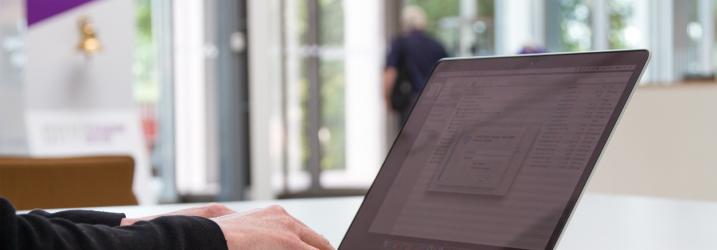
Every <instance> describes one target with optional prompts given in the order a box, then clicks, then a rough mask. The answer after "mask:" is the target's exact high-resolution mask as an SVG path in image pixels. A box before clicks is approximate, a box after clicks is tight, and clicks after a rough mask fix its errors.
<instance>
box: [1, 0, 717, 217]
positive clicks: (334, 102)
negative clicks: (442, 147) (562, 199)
mask: <svg viewBox="0 0 717 250" xmlns="http://www.w3.org/2000/svg"><path fill="white" fill-rule="evenodd" d="M33 1H34V2H35V3H33ZM42 1H43V0H0V121H1V122H0V155H4V156H38V157H45V156H52V157H57V156H78V155H80V156H82V155H93V154H108V153H109V154H118V153H126V154H130V155H133V156H134V160H135V164H136V166H137V167H135V171H143V172H144V173H145V174H142V175H139V174H135V180H134V185H135V188H134V192H135V194H136V195H137V196H144V197H139V198H140V203H147V204H151V203H157V202H159V203H170V202H189V201H211V200H220V201H226V200H245V199H275V198H292V197H325V196H340V195H360V194H363V193H364V192H365V191H366V190H367V189H368V187H369V186H370V184H371V182H372V181H373V177H374V176H375V174H376V173H377V171H378V169H379V167H380V166H381V164H382V161H383V158H384V157H385V155H386V153H387V151H388V149H389V147H390V145H391V143H392V141H393V138H394V137H395V135H396V133H397V129H396V128H397V127H398V126H397V122H398V121H397V120H396V117H395V115H394V114H393V113H392V111H391V110H390V109H388V108H387V107H386V105H385V103H384V99H383V87H382V86H383V85H382V84H383V82H382V79H383V78H382V77H383V73H384V67H385V64H386V55H387V53H388V50H389V47H390V44H391V41H392V39H394V38H395V37H397V36H399V35H400V34H401V32H402V28H401V27H402V26H401V25H402V19H401V10H402V9H403V8H404V6H408V5H412V6H418V7H421V8H422V9H423V10H424V11H425V16H426V21H427V22H426V23H427V26H426V32H427V33H428V34H429V35H430V36H431V37H433V38H435V39H436V40H437V41H439V42H440V43H441V44H442V45H443V46H444V47H445V50H446V52H447V53H448V55H449V56H494V55H513V54H518V53H521V52H526V51H527V52H575V51H593V50H608V49H636V48H645V49H649V50H651V51H652V57H651V61H650V63H649V67H648V69H647V71H646V73H645V75H644V76H643V78H642V80H641V83H640V85H641V86H640V89H639V91H638V93H637V95H636V96H635V98H634V100H633V104H632V105H631V106H630V108H629V109H628V112H627V113H626V114H625V118H624V119H623V121H622V123H621V124H620V126H619V127H618V129H617V131H616V134H615V138H614V139H613V142H612V143H611V144H610V145H611V147H608V150H607V153H606V155H605V157H604V159H603V160H602V162H601V167H599V168H598V173H597V175H596V177H595V178H594V180H593V182H592V184H591V185H592V186H591V187H590V188H591V190H593V191H597V192H614V193H634V194H645V195H658V196H671V197H680V198H691V199H715V200H717V195H716V194H713V193H712V192H709V190H715V187H714V185H715V184H713V181H710V180H714V177H717V159H715V158H716V157H715V156H714V155H717V154H714V150H715V146H716V145H715V144H716V143H715V142H716V141H717V134H716V133H717V132H715V129H714V128H717V126H716V125H717V121H716V120H717V118H716V117H715V113H714V109H713V108H714V107H717V86H715V84H714V83H715V77H714V74H715V61H716V60H717V49H716V47H715V43H717V37H715V30H716V28H715V23H717V1H715V0H680V1H677V0H387V1H383V0H214V1H171V0H132V1H125V0H96V1H83V3H81V4H77V5H75V6H71V7H68V8H65V9H63V12H62V13H59V12H58V13H55V14H53V15H45V16H48V17H47V18H46V19H42V20H40V21H34V19H33V15H34V14H33V13H32V10H31V9H30V8H32V7H33V4H36V3H37V2H42ZM70 2H71V1H70ZM83 17H89V22H90V24H91V25H92V27H91V28H92V29H91V30H92V31H94V32H89V33H88V32H86V30H84V29H83V27H86V26H82V24H81V23H78V22H79V20H81V18H83ZM64 19H67V20H64ZM61 25H64V26H62V27H65V28H54V27H60V26H61ZM78 25H80V26H81V27H79V29H78V27H77V26H78ZM42 32H46V33H42ZM53 32H55V33H53ZM40 33H42V34H40ZM90 33H92V34H90ZM95 33H96V34H95ZM88 36H89V37H95V36H96V38H97V39H98V41H99V42H100V44H101V45H102V49H101V50H99V52H91V51H90V52H88V51H86V48H85V50H83V51H78V49H76V47H77V46H78V44H77V43H78V41H83V39H85V40H84V41H86V39H87V37H88ZM60 50H63V51H64V50H66V51H67V52H66V53H54V54H53V53H50V52H48V51H60ZM82 53H84V54H86V55H84V56H80V54H82ZM94 53H96V55H94ZM53 58H54V59H53ZM123 60H126V63H125V62H124V61H123ZM63 65H65V66H66V65H75V66H72V67H70V68H63V67H65V66H63ZM68 67H69V66H68ZM93 70H94V71H97V72H99V73H97V74H98V75H99V76H97V77H82V76H84V74H85V73H81V72H84V71H93ZM66 71H67V72H74V73H73V74H77V75H81V76H74V77H71V78H68V77H64V78H63V77H56V76H64V74H65V73H64V72H66ZM78 72H80V73H78ZM53 74H54V75H53ZM59 82H63V83H59ZM78 82H83V84H85V85H83V84H78ZM96 82H98V83H97V84H99V82H102V84H105V83H107V84H109V85H108V86H109V87H107V86H105V87H91V86H89V85H91V84H95V83H96ZM52 85H55V86H54V87H47V86H52ZM58 86H59V87H58ZM118 86H121V87H118ZM125 87H126V88H127V90H126V91H127V95H126V98H125V97H121V94H120V93H124V92H123V91H125V90H124V88H125ZM114 88H118V90H113V89H114ZM86 89H92V90H91V91H90V90H86ZM77 93H84V94H82V95H80V94H77ZM55 95H65V96H66V98H65V99H63V100H65V101H66V102H71V103H72V100H77V99H83V98H85V99H91V100H90V101H87V102H84V103H80V104H76V103H73V104H71V105H67V106H66V107H65V106H62V105H64V104H62V105H61V104H52V103H50V104H47V103H45V102H47V100H48V98H50V97H48V96H55ZM105 95H106V96H107V98H105V97H103V98H97V97H96V96H105ZM53 98H54V97H53ZM112 98H116V99H122V98H124V99H126V100H124V99H122V100H117V101H116V102H114V101H113V102H112V104H107V105H104V104H102V103H104V102H108V103H109V102H110V101H108V100H109V99H112ZM50 99H51V98H50ZM58 102H61V101H58ZM38 103H41V104H38ZM97 103H100V104H97ZM117 103H122V104H117ZM126 103H129V104H126ZM115 104H117V105H115ZM125 104H126V105H125ZM58 105H59V106H62V107H63V108H57V107H59V106H58ZM103 105H104V106H103ZM119 106H121V107H120V108H118V107H119ZM98 107H104V109H98ZM68 110H69V111H68ZM70 111H71V112H70ZM68 112H69V113H68ZM115 113H117V114H122V116H121V115H117V116H112V115H111V114H115ZM64 114H68V115H64ZM86 115H87V116H86ZM108 116H109V117H108ZM48 117H50V118H52V119H50V118H48ZM63 117H64V118H63ZM67 117H70V118H67ZM83 117H94V118H93V119H94V120H82V118H83ZM116 117H119V118H116ZM53 119H54V120H53ZM63 119H65V120H63ZM113 119H115V120H113ZM68 120H69V121H80V123H82V124H84V125H81V126H80V125H77V126H75V127H72V128H69V129H68V128H67V127H64V128H59V129H58V128H56V127H52V126H50V125H47V124H53V122H57V121H65V122H66V121H68ZM100 121H116V122H117V123H116V124H124V125H126V126H127V127H126V128H125V127H122V128H120V129H118V130H119V131H123V132H121V133H120V132H117V133H119V134H117V135H118V136H117V137H118V138H119V139H117V140H115V141H112V139H108V140H107V141H109V143H108V144H107V145H104V146H101V145H100V146H97V145H99V144H92V143H89V142H87V141H82V142H78V143H80V144H81V143H85V144H82V145H79V144H78V145H79V146H76V147H74V148H73V147H69V149H68V147H66V144H65V145H63V143H67V141H68V140H69V141H72V140H73V139H72V138H74V137H75V136H81V137H82V136H84V138H87V135H86V134H83V133H90V134H92V135H95V136H97V134H98V133H99V134H101V135H99V136H110V137H111V132H107V131H115V130H112V129H111V128H112V127H111V126H110V127H107V126H104V127H101V128H100V129H98V128H97V127H92V128H89V129H90V130H89V131H90V132H87V131H85V130H82V129H84V128H88V127H85V125H87V124H91V125H92V124H95V125H96V124H100V123H101V122H100ZM63 124H66V123H63ZM78 124H79V123H78ZM108 124H109V123H108ZM133 124H135V125H137V131H135V132H136V133H134V132H133V131H134V129H132V128H133V126H135V125H133ZM73 126H74V125H73ZM78 126H79V127H78ZM118 126H119V125H118ZM98 131H99V132H98ZM125 132H126V133H125ZM123 133H124V134H123ZM134 135H137V136H138V137H137V140H134V139H132V140H130V139H127V140H125V139H122V138H134V137H132V136H134ZM43 136H44V137H43ZM110 137H108V138H110ZM38 138H39V139H38ZM43 138H45V139H43ZM47 138H51V142H52V143H54V144H51V143H50V142H48V139H47ZM93 138H94V137H93ZM63 140H64V141H63ZM94 142H96V141H93V143H94ZM48 143H50V144H51V145H50V146H48ZM73 143H74V142H73ZM110 144H111V145H110ZM53 145H54V146H53ZM73 145H74V144H73ZM52 147H55V148H52ZM58 147H59V148H61V149H62V150H56V148H58ZM103 147H106V148H107V150H103V149H102V148H103ZM661 156H662V157H665V158H662V157H661ZM668 156H669V157H668ZM666 158H668V159H666ZM635 176H638V177H639V178H640V179H641V180H643V181H641V182H634V181H633V182H631V181H629V180H630V178H631V177H635ZM666 183H670V184H671V185H666Z"/></svg>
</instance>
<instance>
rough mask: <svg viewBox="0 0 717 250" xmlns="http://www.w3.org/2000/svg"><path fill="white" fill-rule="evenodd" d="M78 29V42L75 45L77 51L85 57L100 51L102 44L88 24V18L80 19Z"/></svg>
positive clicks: (91, 26) (90, 24)
mask: <svg viewBox="0 0 717 250" xmlns="http://www.w3.org/2000/svg"><path fill="white" fill-rule="evenodd" d="M78 28H79V29H80V42H79V44H77V50H79V51H80V52H82V53H84V54H85V55H94V54H96V53H97V52H99V51H100V50H102V44H101V43H100V40H99V39H97V32H95V27H94V26H93V25H92V23H90V19H89V18H88V17H82V18H80V21H79V22H78Z"/></svg>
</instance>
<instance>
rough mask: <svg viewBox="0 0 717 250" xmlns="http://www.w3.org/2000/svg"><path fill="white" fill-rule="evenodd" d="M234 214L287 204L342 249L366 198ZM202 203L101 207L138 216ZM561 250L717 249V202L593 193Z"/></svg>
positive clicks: (242, 206)
mask: <svg viewBox="0 0 717 250" xmlns="http://www.w3.org/2000/svg"><path fill="white" fill-rule="evenodd" d="M225 204H226V205H227V206H229V207H230V208H232V209H235V210H247V209H253V208H260V207H265V206H268V205H270V204H279V205H282V206H284V207H285V208H286V209H287V210H288V211H289V212H290V213H291V214H293V215H294V216H295V217H297V218H298V219H300V220H302V221H304V223H306V224H307V225H308V226H310V227H312V228H313V229H315V230H316V231H317V232H319V233H321V234H323V235H324V236H326V237H327V238H328V239H329V240H330V241H331V242H332V244H334V245H335V246H338V244H339V242H341V239H342V238H343V235H344V233H345V232H346V230H347V228H348V226H349V224H351V220H352V219H353V217H354V214H355V213H356V210H357V209H358V207H359V205H360V204H361V197H348V198H322V199H296V200H278V201H250V202H229V203H225ZM196 205H197V204H176V205H174V204H173V205H156V206H129V207H105V208H97V209H99V210H104V211H113V212H123V213H125V214H127V216H128V217H138V216H146V215H153V214H159V213H164V212H170V211H174V210H177V209H181V208H186V207H192V206H196ZM558 249H580V250H590V249H599V250H605V249H630V250H634V249H651V250H659V249H665V250H668V249H669V250H676V249H705V250H707V249H709V250H715V249H717V202H703V201H687V200H672V199H662V198H650V197H641V196H618V195H606V194H594V193H588V194H585V195H584V196H583V199H582V201H581V202H580V203H579V205H578V207H577V208H576V211H575V213H574V214H573V216H572V218H571V221H570V223H569V224H568V227H567V228H566V230H565V232H564V234H563V236H562V237H561V242H560V244H559V245H558Z"/></svg>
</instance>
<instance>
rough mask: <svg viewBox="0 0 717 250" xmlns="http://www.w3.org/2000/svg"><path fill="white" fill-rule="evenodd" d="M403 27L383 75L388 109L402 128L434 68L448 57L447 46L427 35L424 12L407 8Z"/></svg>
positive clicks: (403, 16) (403, 17) (415, 7)
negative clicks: (394, 112) (439, 61)
mask: <svg viewBox="0 0 717 250" xmlns="http://www.w3.org/2000/svg"><path fill="white" fill-rule="evenodd" d="M401 24H402V26H403V32H402V33H401V35H400V36H399V37H397V38H395V39H393V41H392V42H391V45H390V48H389V51H388V56H387V57H386V66H385V69H384V73H383V87H384V98H385V101H386V105H387V107H389V108H391V110H393V111H396V112H397V113H398V117H399V121H400V123H399V126H403V124H404V123H405V122H406V120H407V119H408V114H409V112H410V109H411V107H412V106H413V102H414V101H415V100H416V98H417V97H418V94H419V93H420V92H421V90H422V89H423V87H424V86H425V84H426V81H428V77H429V75H430V74H431V70H432V69H433V65H434V64H435V63H436V62H438V60H440V59H441V58H444V57H447V56H448V54H447V53H446V50H445V48H444V47H443V45H441V44H440V43H439V42H438V41H436V40H435V39H433V38H432V37H430V36H429V35H428V34H427V33H426V31H425V29H426V25H427V20H426V13H425V12H424V11H423V9H421V8H420V7H418V6H406V7H405V8H404V9H403V11H402V13H401Z"/></svg>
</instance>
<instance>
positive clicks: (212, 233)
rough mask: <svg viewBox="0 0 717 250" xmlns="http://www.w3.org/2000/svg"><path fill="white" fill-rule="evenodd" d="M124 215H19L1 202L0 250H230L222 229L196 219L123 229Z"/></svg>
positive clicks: (163, 219) (166, 220)
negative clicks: (121, 224) (121, 223)
mask: <svg viewBox="0 0 717 250" xmlns="http://www.w3.org/2000/svg"><path fill="white" fill-rule="evenodd" d="M124 217H125V215H124V214H118V213H107V212H98V211H89V210H70V211H63V212H58V213H48V212H45V211H41V210H35V211H32V212H30V213H28V214H22V215H17V214H16V211H15V208H14V207H13V206H12V204H10V202H8V201H7V200H5V199H3V198H1V197H0V250H16V249H207V250H208V249H227V244H226V241H225V239H224V235H223V234H222V231H221V229H220V228H219V225H217V224H216V223H214V222H213V221H212V220H209V219H205V218H201V217H192V216H166V217H160V218H157V219H154V220H151V221H146V222H138V223H136V224H134V225H131V226H123V227H120V226H119V224H120V221H121V220H122V218H124Z"/></svg>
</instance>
